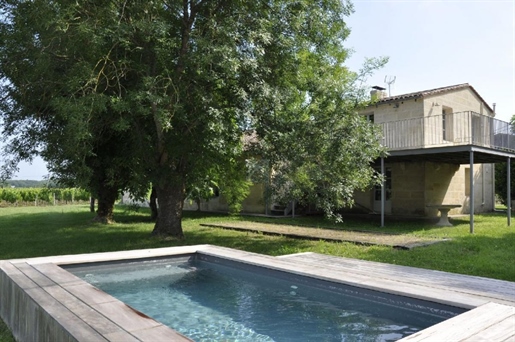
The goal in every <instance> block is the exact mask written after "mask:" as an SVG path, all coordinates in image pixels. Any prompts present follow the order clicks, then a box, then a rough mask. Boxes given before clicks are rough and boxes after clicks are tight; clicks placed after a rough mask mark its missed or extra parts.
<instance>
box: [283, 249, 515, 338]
mask: <svg viewBox="0 0 515 342" xmlns="http://www.w3.org/2000/svg"><path fill="white" fill-rule="evenodd" d="M280 258H284V259H288V260H291V261H296V262H299V263H304V264H311V265H313V266H317V267H323V268H325V269H327V270H331V271H333V272H338V273H340V272H343V273H348V274H353V275H355V276H356V277H373V278H375V279H376V280H377V281H379V282H380V281H386V282H393V283H394V284H395V283H396V284H397V287H398V288H399V289H403V288H407V287H411V288H417V287H418V288H421V289H423V291H422V292H424V293H425V296H428V297H433V296H434V297H441V296H442V291H443V292H444V297H446V298H447V299H446V301H447V300H449V301H452V300H453V298H458V297H462V298H463V297H466V296H470V297H471V299H472V301H469V300H467V299H465V300H464V302H463V304H465V305H467V303H468V304H469V305H473V306H476V305H477V306H476V307H475V308H474V309H472V310H470V311H468V312H466V313H463V314H461V315H459V316H457V317H455V318H452V319H450V320H447V321H444V322H442V323H440V324H437V325H434V326H432V327H430V328H428V329H425V330H423V331H420V332H418V333H416V334H413V335H411V336H409V337H406V338H404V339H402V340H401V341H515V283H514V282H508V281H502V280H496V279H489V278H483V277H474V276H467V275H461V274H455V273H448V272H441V271H434V270H426V269H421V268H415V267H406V266H397V265H390V264H383V263H378V262H371V261H363V260H356V259H348V258H340V257H334V256H328V255H322V254H316V253H302V254H296V255H287V256H284V257H280ZM417 292H419V291H417ZM434 297H433V298H434ZM476 300H478V301H480V302H481V301H484V302H485V303H484V304H480V303H475V304H473V303H474V302H475V301H476Z"/></svg>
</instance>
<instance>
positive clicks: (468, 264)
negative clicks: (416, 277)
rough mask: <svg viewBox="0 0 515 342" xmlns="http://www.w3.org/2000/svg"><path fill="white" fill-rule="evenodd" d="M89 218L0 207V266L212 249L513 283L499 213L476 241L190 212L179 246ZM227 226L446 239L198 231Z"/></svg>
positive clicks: (142, 224) (129, 218) (368, 224)
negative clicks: (387, 243) (426, 241)
mask: <svg viewBox="0 0 515 342" xmlns="http://www.w3.org/2000/svg"><path fill="white" fill-rule="evenodd" d="M92 217H93V214H92V213H90V212H89V208H88V207H87V206H58V207H21V208H10V207H9V208H0V236H1V238H0V259H13V258H28V257H36V256H49V255H62V254H79V253H94V252H107V251H118V250H130V249H140V248H155V247H166V246H179V245H194V244H214V245H219V246H226V247H231V248H236V249H241V250H246V251H251V252H257V253H263V254H268V255H282V254H290V253H298V252H308V251H309V252H317V253H325V254H331V255H337V256H344V257H350V258H357V259H365V260H373V261H380V262H386V263H392V264H398V265H407V266H414V267H421V268H428V269H435V270H441V271H448V272H455V273H463V274H471V275H477V276H483V277H489V278H497V279H504V280H509V281H515V262H514V260H515V221H514V222H513V225H512V226H511V227H508V226H507V223H506V217H505V216H504V215H503V214H498V213H494V214H487V215H476V220H475V234H473V235H472V234H469V221H468V217H464V218H460V219H454V220H453V223H454V224H455V226H454V227H444V228H439V227H436V226H434V225H433V224H432V223H431V222H426V221H396V222H388V221H387V223H386V226H387V227H385V228H382V229H381V228H379V227H378V222H377V219H374V220H372V219H356V218H354V219H346V220H345V221H344V222H343V223H340V224H334V223H332V222H330V221H327V220H324V219H321V218H318V217H305V218H302V217H300V218H296V219H291V218H281V219H265V218H254V217H229V216H225V215H215V214H207V213H196V212H189V213H186V214H185V217H184V220H183V228H184V233H185V236H186V238H185V240H182V241H178V240H174V239H166V240H163V239H159V238H156V237H152V236H151V235H150V233H151V231H152V228H153V223H152V222H150V220H149V213H148V212H147V211H146V210H144V209H140V210H139V211H137V212H134V211H127V210H126V209H125V208H123V207H120V208H117V209H116V212H115V219H116V221H117V223H115V224H111V225H108V226H106V225H102V224H99V223H93V222H92V221H91V219H92ZM227 220H256V221H261V222H262V221H265V222H271V223H274V222H276V223H281V224H296V225H305V226H313V227H325V228H334V229H350V230H369V231H384V232H395V233H402V234H410V235H416V236H429V237H439V238H449V239H450V240H449V241H446V242H442V243H438V244H435V245H431V246H427V247H420V248H415V249H413V250H399V249H393V248H390V247H384V246H361V245H355V244H351V243H334V242H323V241H307V240H296V239H290V238H285V237H280V236H268V235H263V234H257V233H247V232H237V231H231V230H223V229H215V228H207V227H202V226H200V223H204V222H220V221H227ZM0 323H1V322H0ZM0 341H1V342H5V341H12V339H11V337H10V334H9V331H8V330H7V329H6V327H5V325H3V324H0Z"/></svg>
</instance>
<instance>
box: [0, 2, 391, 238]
mask: <svg viewBox="0 0 515 342" xmlns="http://www.w3.org/2000/svg"><path fill="white" fill-rule="evenodd" d="M0 4H1V8H0V11H1V12H2V14H3V15H2V16H1V17H0V42H1V44H0V78H1V81H0V82H1V83H0V84H1V97H2V98H3V99H7V100H6V101H3V102H2V103H0V115H1V119H3V133H4V134H3V136H4V137H8V138H7V139H10V140H9V141H7V143H8V144H7V148H6V152H7V153H8V154H10V155H14V157H13V159H14V160H12V163H11V162H6V163H5V165H7V166H8V167H7V169H9V167H12V166H13V165H15V164H16V161H18V160H22V159H30V158H31V156H33V155H34V154H38V153H39V154H41V155H42V156H43V158H44V159H45V160H46V161H47V162H48V168H49V171H50V172H51V173H53V174H54V175H56V177H57V179H59V181H60V182H61V183H62V184H64V185H66V186H69V187H71V186H78V187H82V188H86V189H88V190H90V191H91V192H92V193H93V194H94V195H95V197H97V196H98V197H99V203H103V202H104V201H103V199H106V201H107V202H109V201H112V200H113V198H115V197H116V195H117V193H118V192H119V191H121V190H124V189H129V190H130V191H131V192H132V193H134V194H138V193H139V194H143V193H144V192H146V190H147V187H148V184H149V183H152V184H154V185H155V187H156V189H157V196H158V199H159V203H160V204H161V205H160V214H159V216H158V222H157V224H156V230H157V233H159V234H162V235H170V234H171V235H176V236H182V228H181V226H180V222H181V217H180V215H181V214H180V211H179V210H176V208H179V207H180V205H178V203H182V201H183V200H184V197H185V196H184V195H185V189H191V188H193V187H195V186H198V185H199V184H202V182H204V181H205V179H206V178H208V179H214V180H215V181H217V182H218V181H219V179H227V178H228V177H229V176H230V175H231V172H232V170H233V168H235V167H237V163H238V162H237V161H239V160H241V159H242V158H243V155H244V148H243V146H242V139H241V137H242V135H243V133H244V132H245V131H248V130H250V131H254V132H256V134H257V136H258V137H259V139H261V141H262V143H263V144H262V149H261V151H260V154H261V156H262V158H264V159H266V160H268V161H269V166H270V170H274V172H275V173H276V176H275V179H274V184H275V185H274V187H272V188H271V189H272V190H274V191H275V193H276V194H279V195H281V196H282V195H283V194H284V196H286V197H289V198H295V199H298V200H299V201H308V200H310V201H315V202H316V204H317V205H318V206H319V207H320V208H322V209H324V210H325V211H326V212H327V213H328V214H333V213H334V211H335V208H337V207H339V206H342V205H346V204H350V198H351V197H350V194H352V192H353V191H354V190H356V189H361V188H363V187H365V186H366V185H368V184H370V183H371V179H372V176H373V171H372V170H371V168H370V165H369V164H370V161H371V160H373V158H375V157H377V156H378V155H379V154H380V153H381V151H382V150H381V148H380V146H379V142H378V136H377V134H376V132H375V131H374V130H373V129H372V128H371V126H370V125H368V124H367V123H366V122H365V121H364V120H359V118H358V116H357V113H356V111H357V109H358V108H359V107H360V105H361V104H362V103H363V97H362V95H363V88H361V87H360V86H359V84H361V82H362V81H363V78H364V77H366V75H368V74H369V73H370V72H371V71H372V70H374V69H375V68H377V67H380V66H382V65H383V64H384V62H385V60H384V59H379V60H370V61H369V62H367V63H366V64H365V67H364V69H363V70H362V71H360V72H358V73H355V72H351V71H349V70H348V68H346V67H345V66H344V63H345V60H346V58H347V57H348V55H349V50H348V49H346V48H345V47H344V45H343V43H344V41H345V39H346V38H347V36H348V35H349V32H350V30H349V28H348V27H347V26H346V24H345V17H346V16H348V15H350V14H351V13H352V11H353V8H352V4H351V3H350V2H349V1H341V0H327V1H318V2H317V1H311V0H300V1H295V2H291V1H285V0H272V1H265V2H263V1H225V0H213V1H190V0H182V1H172V2H170V1H162V0H160V1H146V2H145V1H143V2H141V1H132V2H131V1H129V2H128V1H125V0H113V1H62V0H60V1H51V2H48V1H24V0H9V1H2V2H0ZM86 46H87V48H84V47H86ZM321 166H323V167H321ZM233 183H234V184H237V185H235V186H227V187H226V191H227V194H228V196H229V198H230V202H231V203H236V202H237V201H239V200H240V198H241V197H242V196H243V194H244V193H245V188H246V187H247V188H248V185H246V184H245V182H244V181H240V179H238V180H234V181H233ZM227 189H232V190H227ZM231 205H232V204H231ZM235 210H237V208H235ZM171 216H174V217H171ZM171 222H174V223H173V224H171Z"/></svg>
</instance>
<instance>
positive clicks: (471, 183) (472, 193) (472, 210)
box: [469, 151, 475, 234]
mask: <svg viewBox="0 0 515 342" xmlns="http://www.w3.org/2000/svg"><path fill="white" fill-rule="evenodd" d="M469 181H470V197H469V201H470V202H469V210H470V234H474V191H475V190H474V151H470V180H469Z"/></svg>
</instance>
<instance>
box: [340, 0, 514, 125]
mask: <svg viewBox="0 0 515 342" xmlns="http://www.w3.org/2000/svg"><path fill="white" fill-rule="evenodd" d="M353 3H354V10H355V12H354V14H353V15H351V16H350V17H349V18H348V20H347V24H348V26H349V27H350V28H351V34H350V36H349V38H348V40H347V46H349V47H351V48H353V50H354V54H353V55H352V56H351V58H350V59H349V61H348V62H349V63H348V65H349V67H350V68H351V69H353V70H357V69H359V67H360V65H362V63H363V60H364V59H365V57H377V56H388V57H389V58H390V60H389V62H388V64H387V65H386V67H385V68H383V69H381V70H379V71H377V72H376V74H375V75H374V76H373V77H370V78H369V79H368V82H367V83H368V84H370V85H379V86H384V80H385V76H395V77H396V80H395V83H394V84H393V85H392V90H391V94H392V95H398V94H405V93H410V92H414V91H420V90H426V89H432V88H438V87H444V86H450V85H455V84H461V83H469V84H470V85H472V86H473V87H474V89H476V91H477V92H478V93H479V94H480V95H481V96H482V97H483V99H484V100H485V101H486V102H487V103H488V104H490V105H492V104H493V103H496V112H497V115H496V118H498V119H500V120H504V121H509V120H510V118H511V116H512V115H514V114H515V0H488V1H470V0H469V1H452V0H449V1H418V0H411V1H372V0H369V1H367V0H354V1H353Z"/></svg>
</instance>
